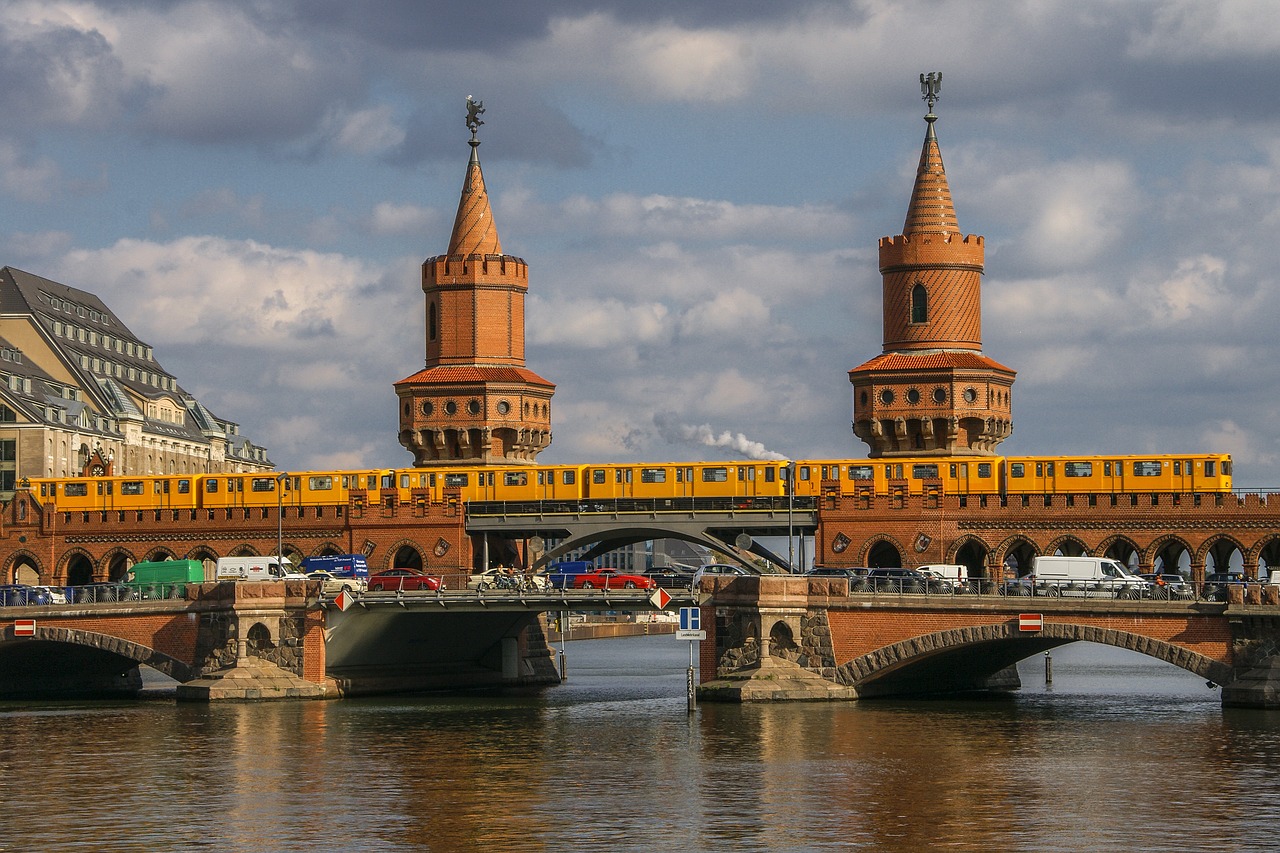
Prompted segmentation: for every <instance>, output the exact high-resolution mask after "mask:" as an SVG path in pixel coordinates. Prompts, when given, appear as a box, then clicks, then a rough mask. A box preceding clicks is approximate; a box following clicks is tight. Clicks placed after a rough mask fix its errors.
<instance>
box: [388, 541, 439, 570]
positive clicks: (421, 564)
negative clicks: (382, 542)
mask: <svg viewBox="0 0 1280 853" xmlns="http://www.w3.org/2000/svg"><path fill="white" fill-rule="evenodd" d="M427 566H428V564H427V559H426V557H424V556H423V549H422V547H421V546H419V545H418V543H417V542H414V541H413V540H412V539H401V540H399V541H397V542H393V543H391V545H389V546H388V547H387V562H386V564H385V565H384V566H383V567H382V568H384V569H392V568H402V569H418V570H420V571H425V570H426V569H427Z"/></svg>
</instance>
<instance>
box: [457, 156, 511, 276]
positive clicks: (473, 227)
mask: <svg viewBox="0 0 1280 853" xmlns="http://www.w3.org/2000/svg"><path fill="white" fill-rule="evenodd" d="M479 144H480V143H479V142H478V141H477V140H475V139H472V140H471V161H470V162H469V163H467V178H466V180H465V181H464V182H463V184H462V199H461V200H460V201H459V202H458V216H457V218H456V219H454V220H453V235H452V236H451V237H450V238H449V251H448V253H447V254H449V255H451V256H453V255H463V256H468V255H501V254H502V244H501V243H500V242H498V227H497V226H496V225H495V224H494V222H493V211H492V210H490V209H489V191H488V190H487V189H485V186H484V173H483V172H481V171H480V157H479V155H478V154H477V153H476V152H477V146H478V145H479Z"/></svg>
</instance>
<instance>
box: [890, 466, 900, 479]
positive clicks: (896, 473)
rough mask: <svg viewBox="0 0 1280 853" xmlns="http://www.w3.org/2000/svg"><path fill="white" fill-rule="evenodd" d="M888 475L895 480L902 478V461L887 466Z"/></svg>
mask: <svg viewBox="0 0 1280 853" xmlns="http://www.w3.org/2000/svg"><path fill="white" fill-rule="evenodd" d="M889 476H890V477H892V478H893V479H895V480H901V479H902V463H901V462H895V463H894V464H893V465H890V466H889Z"/></svg>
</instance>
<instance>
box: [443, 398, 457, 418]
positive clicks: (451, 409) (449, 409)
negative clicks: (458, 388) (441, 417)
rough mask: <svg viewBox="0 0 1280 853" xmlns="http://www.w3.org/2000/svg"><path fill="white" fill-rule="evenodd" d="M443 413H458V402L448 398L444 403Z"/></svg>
mask: <svg viewBox="0 0 1280 853" xmlns="http://www.w3.org/2000/svg"><path fill="white" fill-rule="evenodd" d="M444 413H445V414H446V415H456V414H457V413H458V404H457V403H455V402H453V401H452V400H450V401H449V402H447V403H445V404H444Z"/></svg>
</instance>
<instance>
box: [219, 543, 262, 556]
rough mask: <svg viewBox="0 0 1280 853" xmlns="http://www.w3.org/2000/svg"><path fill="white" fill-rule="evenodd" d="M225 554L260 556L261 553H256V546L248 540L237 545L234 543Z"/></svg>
mask: <svg viewBox="0 0 1280 853" xmlns="http://www.w3.org/2000/svg"><path fill="white" fill-rule="evenodd" d="M227 556H228V557H261V556H262V555H261V554H259V553H258V549H257V548H254V547H253V546H252V545H250V544H249V543H248V542H241V543H240V544H239V545H236V546H235V547H234V548H232V549H231V550H230V551H228V552H227Z"/></svg>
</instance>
